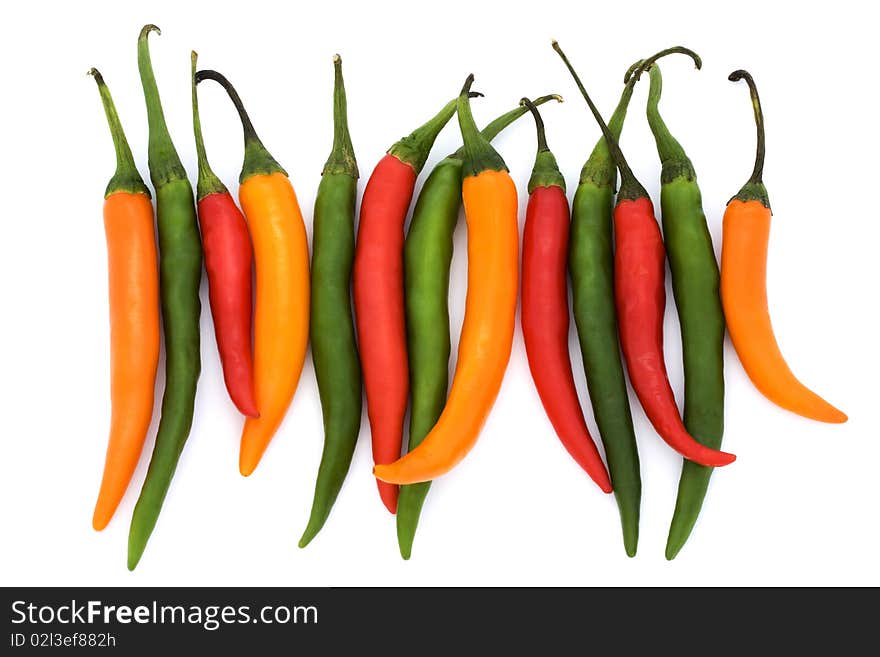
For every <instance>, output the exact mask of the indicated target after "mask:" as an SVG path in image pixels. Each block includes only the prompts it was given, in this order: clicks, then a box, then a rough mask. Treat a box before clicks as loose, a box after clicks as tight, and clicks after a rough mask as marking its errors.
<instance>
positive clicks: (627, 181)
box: [553, 42, 736, 466]
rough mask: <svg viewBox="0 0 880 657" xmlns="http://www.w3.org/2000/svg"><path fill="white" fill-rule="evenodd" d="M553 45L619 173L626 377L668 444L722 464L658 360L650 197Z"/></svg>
mask: <svg viewBox="0 0 880 657" xmlns="http://www.w3.org/2000/svg"><path fill="white" fill-rule="evenodd" d="M553 47H554V49H555V50H556V51H557V52H558V53H559V55H560V57H562V59H563V61H564V62H565V64H566V66H567V67H568V69H569V72H570V73H571V74H572V77H573V78H574V80H575V82H576V83H577V86H578V88H579V89H580V91H581V94H582V95H583V96H584V100H586V101H587V104H588V105H589V107H590V111H591V112H592V113H593V116H594V118H595V119H596V122H597V123H598V124H599V126H600V127H601V128H602V134H603V136H604V137H605V140H606V141H607V142H608V145H609V148H610V151H611V154H612V156H613V157H614V161H615V164H616V165H617V168H618V169H619V170H620V174H621V188H620V193H619V194H618V200H617V205H616V207H615V209H614V237H615V253H614V294H615V300H616V306H617V314H618V322H619V330H620V342H621V346H622V348H623V355H624V360H625V361H626V365H627V370H628V371H629V375H630V381H631V383H632V385H633V388H634V389H635V391H636V395H637V396H638V398H639V401H640V402H641V404H642V408H643V409H644V410H645V413H646V415H647V416H648V419H649V420H650V421H651V424H652V425H653V426H654V429H655V430H656V431H657V433H658V434H660V436H661V438H663V439H664V441H666V443H667V444H668V445H669V446H670V447H672V448H673V449H675V450H676V451H677V452H679V453H680V454H681V455H682V456H685V457H686V458H689V459H691V460H694V461H697V462H698V463H701V464H703V465H712V466H721V465H727V464H728V463H731V462H733V460H734V459H735V458H736V457H735V456H734V455H733V454H727V453H725V452H720V451H718V450H713V449H710V448H708V447H706V446H705V445H701V444H700V443H698V442H697V441H696V440H695V439H694V438H693V437H692V436H691V435H689V434H688V433H687V430H686V429H685V428H684V423H683V422H682V420H681V416H680V415H679V413H678V407H677V406H676V403H675V397H674V396H673V394H672V388H671V387H670V385H669V378H668V376H667V375H666V365H665V363H664V361H663V311H664V309H665V295H666V291H665V284H664V277H665V266H666V263H665V259H666V255H665V251H664V248H663V239H662V237H661V235H660V227H659V225H658V224H657V220H656V219H655V217H654V209H653V206H652V204H651V200H650V198H649V197H648V193H647V192H646V191H645V188H644V187H642V185H641V184H640V183H639V182H638V180H636V178H635V176H634V175H633V173H632V170H631V169H630V168H629V165H628V164H627V163H626V160H625V158H624V157H623V153H621V151H620V147H619V146H618V145H617V141H616V140H615V139H614V136H613V135H612V134H611V132H610V131H609V130H608V126H607V125H605V122H604V121H603V120H602V116H601V115H600V114H599V111H598V110H597V109H596V107H595V105H594V104H593V102H592V100H591V99H590V97H589V95H588V94H587V92H586V89H584V88H583V85H582V84H581V82H580V79H579V78H578V76H577V74H576V72H575V70H574V68H573V67H572V66H571V64H570V63H569V62H568V59H567V58H566V57H565V55H564V54H563V53H562V50H561V48H560V47H559V45H558V44H557V43H556V42H553Z"/></svg>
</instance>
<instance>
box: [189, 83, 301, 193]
mask: <svg viewBox="0 0 880 657" xmlns="http://www.w3.org/2000/svg"><path fill="white" fill-rule="evenodd" d="M204 80H213V81H214V82H216V83H217V84H219V85H220V86H221V87H223V89H224V90H225V91H226V94H227V95H228V96H229V100H231V101H232V104H233V105H234V106H235V109H236V111H237V112H238V118H239V119H241V127H242V130H243V132H244V164H242V167H241V175H240V176H239V182H241V183H243V182H244V181H245V180H247V179H248V178H250V177H252V176H258V175H263V176H268V175H271V174H273V173H281V174H283V175H285V176H286V175H287V172H286V171H285V170H284V168H283V167H282V166H281V165H280V164H278V161H277V160H276V159H275V158H274V157H272V155H271V154H270V153H269V151H268V150H267V149H266V147H265V146H263V142H262V141H260V138H259V137H258V136H257V131H256V130H254V124H253V123H251V118H250V116H248V113H247V110H245V108H244V103H242V102H241V96H239V95H238V92H237V91H236V90H235V87H233V86H232V83H231V82H230V81H229V80H227V79H226V76H224V75H222V74H221V73H218V72H217V71H212V70H208V69H203V70H201V71H197V72H196V74H195V81H196V84H200V83H201V82H203V81H204Z"/></svg>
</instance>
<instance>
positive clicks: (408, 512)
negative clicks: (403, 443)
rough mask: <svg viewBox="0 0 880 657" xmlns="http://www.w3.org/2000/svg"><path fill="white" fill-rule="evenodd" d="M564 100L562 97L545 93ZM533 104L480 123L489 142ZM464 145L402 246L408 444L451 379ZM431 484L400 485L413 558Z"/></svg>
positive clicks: (406, 542) (431, 179)
mask: <svg viewBox="0 0 880 657" xmlns="http://www.w3.org/2000/svg"><path fill="white" fill-rule="evenodd" d="M554 99H555V100H557V101H559V102H562V97H560V96H557V95H555V94H554V95H550V96H541V97H540V98H536V99H535V101H534V104H535V105H541V104H543V103H546V102H547V101H549V100H554ZM526 112H528V110H527V109H526V108H525V107H524V106H522V105H520V106H519V107H517V108H516V109H513V110H510V111H509V112H507V113H505V114H502V115H501V116H499V117H498V118H496V119H495V120H494V121H492V122H491V123H489V124H488V125H487V126H486V127H485V128H483V130H482V133H483V136H484V137H485V138H486V139H488V140H489V141H492V140H493V139H494V138H495V137H496V135H498V133H499V132H501V131H502V130H503V129H504V128H506V127H507V126H508V125H510V124H511V123H513V121H515V120H516V119H518V118H519V117H521V116H522V115H523V114H525V113H526ZM463 157H464V147H462V148H460V149H458V150H457V151H456V152H455V153H453V154H452V155H449V156H447V157H445V158H444V159H442V160H440V162H439V163H438V164H437V165H436V166H435V167H434V169H433V170H432V171H431V173H430V175H429V176H428V178H427V180H425V184H424V185H422V191H421V192H420V193H419V198H418V199H417V200H416V206H415V208H414V209H413V216H412V220H411V221H410V223H409V232H407V234H406V244H405V246H404V250H403V254H404V255H403V259H404V283H405V286H406V295H405V303H406V335H407V351H408V352H409V374H410V394H411V397H412V405H411V408H410V416H409V448H408V449H409V450H410V451H411V450H413V449H415V448H416V447H418V445H419V444H420V443H421V442H422V440H424V438H425V436H427V435H428V432H429V431H430V430H431V429H432V428H433V427H434V425H435V424H436V423H437V419H438V418H439V417H440V413H441V412H442V411H443V405H444V404H445V403H446V390H447V388H448V385H449V351H450V338H449V267H450V264H451V262H452V237H453V233H454V232H455V226H456V224H457V223H458V211H459V209H460V208H461V167H462V158H463ZM430 487H431V482H429V481H426V482H422V483H419V484H410V485H407V486H401V488H400V497H399V498H398V502H397V543H398V546H399V547H400V555H401V556H402V557H403V558H404V559H409V558H410V556H411V555H412V545H413V539H414V538H415V534H416V528H417V527H418V524H419V514H420V513H421V511H422V505H423V504H424V502H425V497H426V496H427V494H428V489H430Z"/></svg>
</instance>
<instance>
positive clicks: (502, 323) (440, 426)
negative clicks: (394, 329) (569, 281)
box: [373, 75, 519, 484]
mask: <svg viewBox="0 0 880 657" xmlns="http://www.w3.org/2000/svg"><path fill="white" fill-rule="evenodd" d="M473 79H474V77H473V75H470V76H468V78H467V81H466V82H465V85H464V87H463V89H462V92H461V95H460V96H459V97H458V122H459V126H460V127H461V132H462V137H463V139H464V151H465V155H464V163H463V165H462V174H463V181H462V200H463V201H464V210H465V218H466V221H467V227H468V291H467V300H466V302H465V316H464V323H463V325H462V330H461V339H460V341H459V348H458V362H457V364H456V368H455V375H454V376H453V379H452V387H451V389H450V391H449V399H448V401H447V402H446V406H445V407H444V409H443V412H442V413H441V414H440V418H439V419H438V420H437V424H436V425H434V428H433V429H431V431H430V432H429V433H428V435H427V436H425V439H424V440H423V441H422V443H421V444H420V445H419V446H418V447H416V448H415V449H414V450H412V451H410V452H409V453H408V454H407V455H406V456H404V457H403V458H401V459H398V460H397V461H395V462H394V463H391V464H387V465H386V464H377V465H376V466H375V468H374V469H373V473H374V474H375V475H376V476H377V477H378V478H379V479H381V480H383V481H388V482H391V483H396V484H412V483H417V482H421V481H428V480H430V479H434V478H436V477H438V476H440V475H442V474H444V473H446V472H448V471H449V470H451V469H452V468H453V467H455V465H456V464H457V463H458V462H459V461H461V459H462V458H464V456H465V455H466V454H467V453H468V451H470V449H471V448H472V447H473V446H474V444H475V443H476V441H477V438H478V437H479V433H480V429H481V428H482V426H483V424H484V422H485V421H486V417H487V416H488V414H489V411H490V410H491V408H492V405H493V404H494V402H495V398H496V397H497V395H498V390H499V389H500V387H501V381H502V379H503V378H504V371H505V369H506V368H507V362H508V360H509V359H510V351H511V346H512V344H513V328H514V323H515V316H516V295H517V283H518V280H517V278H518V260H519V244H518V241H519V239H518V238H519V235H518V233H519V228H518V225H517V198H516V186H515V185H514V183H513V180H511V178H510V175H509V174H508V172H507V166H506V165H505V164H504V160H503V159H501V156H500V155H499V154H498V153H497V152H496V151H495V149H493V148H492V146H491V145H490V144H489V141H488V140H487V139H486V138H485V137H484V136H483V135H481V134H480V133H479V131H478V130H477V126H476V124H475V123H474V118H473V115H472V114H471V109H470V101H469V99H468V92H469V91H470V87H471V84H472V83H473Z"/></svg>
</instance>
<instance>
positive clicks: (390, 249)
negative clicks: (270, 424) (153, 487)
mask: <svg viewBox="0 0 880 657" xmlns="http://www.w3.org/2000/svg"><path fill="white" fill-rule="evenodd" d="M455 106H456V101H455V100H452V101H450V102H449V103H447V104H446V106H445V107H444V108H443V109H442V110H440V112H439V113H438V114H437V115H436V116H434V118H432V119H431V120H430V121H428V122H427V123H425V124H424V125H423V126H421V127H420V128H417V129H416V130H415V131H414V132H413V133H412V134H410V135H409V136H408V137H404V138H403V139H401V140H400V141H398V142H397V143H395V144H394V145H393V146H392V147H391V148H390V149H389V150H388V153H387V154H386V155H385V157H383V158H382V159H381V160H379V164H377V165H376V168H375V169H374V170H373V173H372V175H371V176H370V180H369V181H368V182H367V187H366V189H364V195H363V197H362V198H361V216H360V223H359V225H358V234H357V246H356V247H355V256H354V278H353V283H354V309H355V318H356V322H357V335H358V346H359V348H360V355H361V366H362V367H363V371H364V389H365V390H366V393H367V415H368V416H369V419H370V429H371V432H372V443H373V461H374V462H375V463H390V462H391V461H394V460H395V459H397V458H398V457H399V456H400V448H401V445H402V443H403V421H404V416H405V415H406V404H407V399H408V396H409V372H408V369H407V353H406V321H405V319H404V311H403V303H404V301H403V296H404V295H403V226H404V223H405V222H406V214H407V211H408V210H409V204H410V201H412V195H413V190H414V188H415V183H416V176H417V175H418V174H419V172H420V171H421V170H422V168H423V167H424V166H425V161H426V160H427V159H428V154H429V152H430V151H431V147H432V146H433V145H434V141H435V140H436V139H437V135H438V134H439V133H440V130H442V129H443V126H445V125H446V123H448V122H449V119H451V118H452V115H453V114H455ZM377 484H378V486H379V495H380V497H381V498H382V502H383V503H384V504H385V506H386V507H387V509H388V510H389V511H390V512H391V513H395V512H396V511H397V494H398V489H397V486H393V485H391V484H388V483H385V482H381V481H379V482H377Z"/></svg>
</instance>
